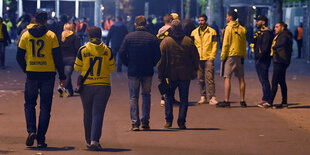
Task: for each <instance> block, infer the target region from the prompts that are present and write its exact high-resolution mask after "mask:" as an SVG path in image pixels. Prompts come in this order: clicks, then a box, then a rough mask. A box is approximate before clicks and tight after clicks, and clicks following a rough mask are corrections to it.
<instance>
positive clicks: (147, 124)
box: [142, 123, 150, 130]
mask: <svg viewBox="0 0 310 155" xmlns="http://www.w3.org/2000/svg"><path fill="white" fill-rule="evenodd" d="M142 130H150V125H149V123H142Z"/></svg>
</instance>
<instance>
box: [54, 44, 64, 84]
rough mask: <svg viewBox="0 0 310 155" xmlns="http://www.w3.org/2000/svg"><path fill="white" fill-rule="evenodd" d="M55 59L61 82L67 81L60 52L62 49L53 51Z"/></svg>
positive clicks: (57, 48) (58, 48)
mask: <svg viewBox="0 0 310 155" xmlns="http://www.w3.org/2000/svg"><path fill="white" fill-rule="evenodd" d="M52 54H53V59H54V63H55V67H56V70H57V72H58V74H59V80H66V75H65V72H64V63H63V57H62V54H61V51H60V47H56V48H53V49H52Z"/></svg>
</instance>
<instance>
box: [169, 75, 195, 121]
mask: <svg viewBox="0 0 310 155" xmlns="http://www.w3.org/2000/svg"><path fill="white" fill-rule="evenodd" d="M169 85H170V90H169V91H168V92H167V93H166V98H165V100H166V101H165V115H166V116H165V119H166V122H169V123H172V121H173V98H174V92H175V89H176V87H178V88H179V96H180V107H179V118H178V125H184V124H185V122H186V115H187V109H188V94H189V85H190V80H185V81H181V80H178V81H170V84H169Z"/></svg>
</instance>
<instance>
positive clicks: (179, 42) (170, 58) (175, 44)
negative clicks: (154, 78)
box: [157, 34, 199, 81]
mask: <svg viewBox="0 0 310 155" xmlns="http://www.w3.org/2000/svg"><path fill="white" fill-rule="evenodd" d="M160 50H161V59H160V60H159V62H158V64H157V67H158V77H159V78H160V79H163V78H168V79H169V80H171V81H177V80H192V79H194V78H196V76H197V70H198V63H199V54H198V51H197V48H196V46H195V44H194V42H193V41H192V39H191V38H190V37H187V36H185V35H173V34H171V35H170V36H168V37H166V38H165V39H164V40H163V41H162V42H161V44H160Z"/></svg>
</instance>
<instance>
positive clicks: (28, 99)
mask: <svg viewBox="0 0 310 155" xmlns="http://www.w3.org/2000/svg"><path fill="white" fill-rule="evenodd" d="M54 83H55V78H51V79H45V80H30V79H27V80H26V85H25V105H24V107H25V116H26V123H27V132H28V133H31V132H34V133H37V141H38V143H44V142H45V134H46V132H47V128H48V125H49V122H50V117H51V115H50V113H51V107H52V100H53V91H54ZM38 94H40V116H39V125H38V130H37V128H36V108H35V107H36V105H37V98H38Z"/></svg>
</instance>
